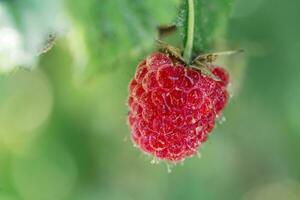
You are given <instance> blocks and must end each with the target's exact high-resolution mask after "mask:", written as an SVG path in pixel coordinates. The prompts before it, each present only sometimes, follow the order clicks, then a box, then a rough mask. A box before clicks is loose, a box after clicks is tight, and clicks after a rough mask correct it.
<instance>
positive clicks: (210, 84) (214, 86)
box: [128, 53, 229, 162]
mask: <svg viewBox="0 0 300 200" xmlns="http://www.w3.org/2000/svg"><path fill="white" fill-rule="evenodd" d="M212 73H213V74H214V75H215V76H217V77H218V78H219V79H220V81H216V80H213V79H212V78H210V77H208V76H205V75H203V74H201V72H200V71H198V70H195V69H191V68H187V67H185V66H184V65H183V64H181V63H180V62H178V61H177V60H176V59H175V58H171V57H170V56H168V55H167V54H164V53H153V54H152V55H151V56H149V57H148V58H147V59H146V60H144V61H142V62H141V63H140V64H139V66H138V67H137V71H136V74H135V77H134V78H133V79H132V81H131V82H130V84H129V98H128V106H129V114H128V123H129V126H130V128H131V132H132V140H133V142H134V143H135V144H136V145H137V146H138V147H139V148H140V149H141V150H142V151H144V152H146V153H149V154H152V155H153V156H155V157H156V158H159V159H161V160H168V161H172V162H177V161H181V160H183V159H184V158H186V157H187V156H192V155H194V154H195V153H196V152H197V149H198V147H199V146H200V145H201V143H203V142H205V141H206V139H207V136H208V133H210V132H211V131H212V130H213V129H214V126H215V120H216V116H217V115H218V114H220V112H221V111H222V110H223V108H224V106H225V105H226V103H227V101H228V92H227V90H226V86H227V85H228V82H229V76H228V73H227V72H226V71H225V70H224V69H223V68H220V67H214V68H212Z"/></svg>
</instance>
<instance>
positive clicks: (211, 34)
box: [177, 0, 234, 57]
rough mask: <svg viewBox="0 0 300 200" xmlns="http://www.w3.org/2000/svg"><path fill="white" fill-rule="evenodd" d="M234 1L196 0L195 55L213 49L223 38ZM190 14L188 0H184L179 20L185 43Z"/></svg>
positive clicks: (178, 23)
mask: <svg viewBox="0 0 300 200" xmlns="http://www.w3.org/2000/svg"><path fill="white" fill-rule="evenodd" d="M233 1H234V0H222V1H220V0H194V4H195V6H194V8H195V10H194V12H195V25H194V27H195V29H194V44H193V57H195V56H196V55H197V54H199V53H201V52H208V51H211V50H212V49H213V48H214V47H215V46H216V45H217V43H218V42H220V41H222V40H223V38H224V36H225V33H226V28H227V23H228V19H229V14H230V11H231V7H232V4H233ZM188 14H189V11H188V4H187V0H183V2H182V5H181V8H180V10H179V17H178V20H177V25H178V27H179V29H180V32H181V37H182V41H183V44H185V43H186V40H187V35H188V32H187V31H188Z"/></svg>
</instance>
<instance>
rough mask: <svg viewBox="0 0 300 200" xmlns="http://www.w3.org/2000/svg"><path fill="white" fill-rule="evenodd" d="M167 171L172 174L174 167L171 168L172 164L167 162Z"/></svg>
mask: <svg viewBox="0 0 300 200" xmlns="http://www.w3.org/2000/svg"><path fill="white" fill-rule="evenodd" d="M167 172H168V174H170V173H171V172H172V169H171V165H170V164H167Z"/></svg>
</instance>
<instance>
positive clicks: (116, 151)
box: [0, 0, 300, 200]
mask: <svg viewBox="0 0 300 200" xmlns="http://www.w3.org/2000/svg"><path fill="white" fill-rule="evenodd" d="M208 2H209V1H208ZM211 2H214V3H215V4H218V3H216V2H218V1H217V0H215V1H211ZM219 2H222V0H219ZM179 4H180V1H179V0H163V1H162V0H144V1H141V0H98V1H97V0H85V1H82V0H64V1H63V0H1V1H0V70H1V71H2V75H1V78H0V200H102V199H103V200H119V199H120V200H127V199H128V200H140V199H143V200H152V199H156V200H167V199H170V200H181V199H205V200H214V199H222V200H227V199H228V200H234V199H242V200H265V199H272V200H283V199H284V200H285V199H288V200H297V199H300V156H299V153H300V145H299V142H300V118H299V111H300V67H299V52H300V41H299V36H300V26H299V22H298V21H299V19H300V1H297V0H289V1H282V0H252V1H249V0H236V1H234V2H232V3H231V4H230V6H231V8H232V10H231V12H230V16H229V18H224V21H226V30H227V34H226V35H224V37H222V38H219V40H218V42H217V44H216V45H215V46H216V49H217V48H219V47H220V49H217V50H225V49H231V48H235V47H238V48H244V49H245V50H246V53H245V54H244V55H239V56H234V57H230V58H227V61H224V60H220V61H219V62H218V63H220V64H224V65H226V67H227V68H228V69H229V70H230V71H231V75H232V88H231V90H232V94H233V97H232V98H231V101H230V104H229V106H228V107H227V108H226V110H225V112H224V116H225V117H226V122H225V123H222V125H218V126H217V128H216V129H215V130H214V132H213V134H212V135H211V136H210V138H209V141H208V142H207V143H206V144H204V145H203V146H202V148H201V150H200V152H201V155H202V156H201V158H198V157H197V156H195V157H193V158H190V159H187V160H186V161H185V162H184V163H183V164H182V165H181V164H180V165H177V166H173V167H172V173H168V172H167V165H166V164H165V163H160V164H158V165H152V164H151V159H152V158H150V157H148V156H146V155H144V154H142V153H141V152H140V151H139V150H138V149H136V148H134V147H133V145H132V143H131V141H130V133H129V130H128V127H127V125H126V113H127V107H126V98H127V83H128V82H129V80H130V78H131V77H132V76H133V74H134V71H135V66H136V65H137V63H138V62H139V61H140V60H141V59H143V58H144V57H145V56H146V55H147V54H149V53H150V52H151V51H152V50H153V49H154V43H153V41H154V38H155V27H156V26H157V25H159V24H168V23H171V22H174V19H175V18H176V15H177V8H178V6H179ZM203 6H207V9H212V10H211V12H216V10H213V7H210V6H209V5H206V4H203ZM227 20H228V21H227ZM210 23H213V22H210ZM224 23H225V22H224ZM221 25H222V24H221ZM204 28H205V27H204ZM216 31H217V30H216ZM53 33H54V34H55V35H57V41H56V43H55V45H54V47H53V48H52V49H51V50H50V51H49V52H47V53H45V54H42V55H41V56H37V52H39V51H40V49H41V46H42V45H43V43H44V41H45V40H47V38H48V35H49V34H53ZM225 43H226V45H224V44H225ZM216 49H212V50H211V51H213V50H216ZM20 66H21V67H22V69H19V67H20Z"/></svg>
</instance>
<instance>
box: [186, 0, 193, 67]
mask: <svg viewBox="0 0 300 200" xmlns="http://www.w3.org/2000/svg"><path fill="white" fill-rule="evenodd" d="M187 1H188V19H187V22H188V23H187V38H186V43H185V47H184V52H183V58H184V60H185V61H186V62H187V63H188V64H189V63H190V60H191V55H192V50H193V43H194V31H195V5H194V0H187Z"/></svg>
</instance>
